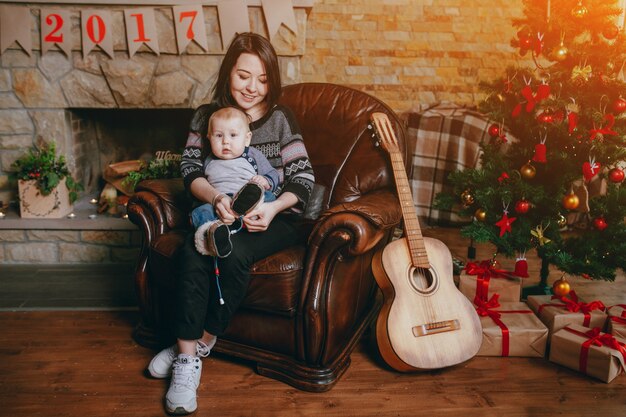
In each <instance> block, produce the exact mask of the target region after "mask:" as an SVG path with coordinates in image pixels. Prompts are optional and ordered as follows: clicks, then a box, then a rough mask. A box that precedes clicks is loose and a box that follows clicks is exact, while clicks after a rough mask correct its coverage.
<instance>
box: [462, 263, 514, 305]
mask: <svg viewBox="0 0 626 417" xmlns="http://www.w3.org/2000/svg"><path fill="white" fill-rule="evenodd" d="M459 290H460V291H461V292H462V293H463V294H464V295H465V296H466V297H467V298H468V299H469V300H472V301H473V300H474V299H475V298H476V297H478V298H479V299H481V300H483V301H487V300H488V299H489V298H490V297H492V296H493V295H494V294H496V293H497V294H499V295H500V301H505V302H509V301H512V302H519V300H520V294H521V291H522V279H521V278H520V277H518V276H516V275H515V274H514V273H513V272H509V271H506V270H504V269H500V268H498V267H497V266H496V265H494V263H493V261H491V260H487V261H481V262H479V263H474V262H468V263H467V265H466V266H465V270H464V271H463V272H462V273H461V277H460V279H459Z"/></svg>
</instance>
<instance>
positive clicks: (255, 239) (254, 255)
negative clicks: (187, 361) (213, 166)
mask: <svg viewBox="0 0 626 417" xmlns="http://www.w3.org/2000/svg"><path fill="white" fill-rule="evenodd" d="M298 229H299V228H298V227H297V226H296V224H295V223H294V222H292V221H291V219H290V218H289V217H288V216H280V215H279V216H276V217H275V218H274V220H273V221H272V223H271V224H270V226H269V227H268V229H267V230H266V231H264V232H254V233H250V232H248V231H246V230H245V229H244V230H243V231H241V232H239V233H236V234H234V235H232V236H231V238H232V243H233V251H232V253H231V254H230V255H229V256H227V257H226V258H219V259H218V267H219V274H220V286H221V290H222V297H223V298H224V304H223V305H222V304H220V303H219V296H218V293H217V286H216V282H215V264H214V260H213V257H211V256H206V255H201V254H200V253H198V251H197V250H196V248H195V246H194V242H193V233H190V234H189V236H188V237H187V240H186V241H185V245H184V246H183V248H182V249H181V252H180V253H179V258H178V261H179V264H178V267H177V268H176V269H177V273H176V275H177V276H176V283H177V285H176V288H177V294H176V316H175V317H174V332H175V335H176V337H177V338H179V339H183V340H195V339H199V338H201V337H202V334H203V330H206V331H207V332H209V333H211V334H213V335H216V336H219V335H221V334H222V333H224V331H225V330H226V327H227V326H228V323H229V322H230V319H231V317H232V316H233V314H234V313H235V311H236V310H237V308H238V307H239V305H240V304H241V302H242V301H243V299H244V296H245V294H246V290H247V288H248V284H249V282H250V267H251V266H252V264H254V263H255V262H256V261H259V260H261V259H263V258H266V257H268V256H269V255H272V254H274V253H276V252H278V251H280V250H282V249H284V248H287V247H289V246H293V245H294V244H296V243H298V242H299V241H300V240H301V238H302V237H301V235H300V233H299V230H298Z"/></svg>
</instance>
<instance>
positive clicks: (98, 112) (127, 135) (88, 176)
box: [69, 108, 193, 195]
mask: <svg viewBox="0 0 626 417" xmlns="http://www.w3.org/2000/svg"><path fill="white" fill-rule="evenodd" d="M69 112H70V120H71V124H72V135H73V150H72V151H73V158H74V162H75V173H76V179H77V180H78V181H80V182H82V184H83V186H84V187H85V190H84V194H85V195H91V194H94V193H97V192H99V190H100V189H102V187H103V186H104V184H105V181H104V179H103V173H104V170H105V169H106V167H107V166H108V165H109V164H113V163H117V162H123V161H131V160H143V161H146V162H147V161H149V160H151V159H174V158H177V157H178V156H180V154H181V153H182V150H183V148H184V145H185V140H186V138H187V133H188V128H189V121H190V120H191V116H192V114H193V109H85V108H80V109H69Z"/></svg>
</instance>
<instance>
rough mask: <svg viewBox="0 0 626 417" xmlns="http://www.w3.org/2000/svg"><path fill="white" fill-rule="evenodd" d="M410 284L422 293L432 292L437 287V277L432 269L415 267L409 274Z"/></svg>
mask: <svg viewBox="0 0 626 417" xmlns="http://www.w3.org/2000/svg"><path fill="white" fill-rule="evenodd" d="M411 286H412V287H413V288H415V289H416V290H417V291H419V292H420V293H422V294H428V293H432V292H433V291H435V290H436V289H437V279H436V277H435V275H434V272H433V270H432V269H426V268H415V269H413V273H412V274H411Z"/></svg>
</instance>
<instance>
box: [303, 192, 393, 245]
mask: <svg viewBox="0 0 626 417" xmlns="http://www.w3.org/2000/svg"><path fill="white" fill-rule="evenodd" d="M401 220H402V211H401V209H400V204H399V202H398V198H397V197H396V195H395V194H393V193H392V192H390V191H388V190H377V191H374V192H372V193H369V194H366V195H363V196H362V197H360V198H358V199H356V200H354V201H351V202H347V203H341V204H338V205H336V206H333V207H331V208H330V209H328V210H326V211H324V213H323V214H322V216H321V217H320V218H319V220H318V221H317V224H316V226H315V228H314V229H313V231H312V232H311V235H310V236H309V245H310V246H315V247H319V246H320V245H321V242H322V241H324V240H325V239H326V238H327V237H328V236H329V235H330V234H331V233H332V232H333V231H336V230H339V229H342V230H345V231H349V232H350V233H351V235H352V236H351V237H346V243H347V242H348V241H350V243H351V245H350V247H349V253H350V255H358V254H361V253H364V252H367V251H369V250H370V249H371V248H372V247H374V246H376V244H378V242H379V241H380V239H381V238H382V237H383V235H384V234H385V233H386V232H387V231H388V230H389V229H390V228H393V227H395V226H397V225H398V224H399V223H400V221H401Z"/></svg>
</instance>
